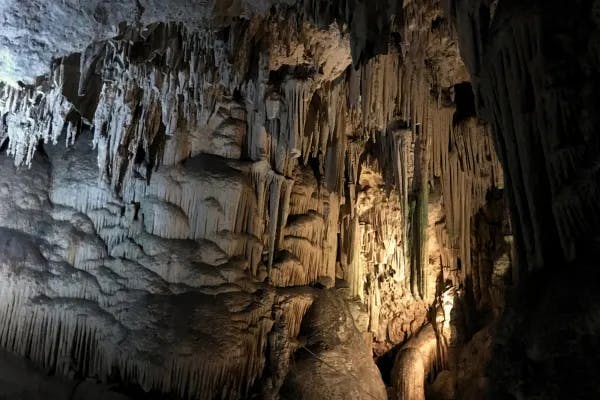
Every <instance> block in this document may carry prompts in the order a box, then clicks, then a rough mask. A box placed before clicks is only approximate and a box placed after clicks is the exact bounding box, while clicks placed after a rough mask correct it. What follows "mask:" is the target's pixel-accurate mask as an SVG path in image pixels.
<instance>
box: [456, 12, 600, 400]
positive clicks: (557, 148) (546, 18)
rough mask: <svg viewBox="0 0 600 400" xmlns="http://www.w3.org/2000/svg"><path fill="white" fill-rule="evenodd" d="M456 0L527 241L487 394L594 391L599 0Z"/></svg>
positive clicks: (519, 232)
mask: <svg viewBox="0 0 600 400" xmlns="http://www.w3.org/2000/svg"><path fill="white" fill-rule="evenodd" d="M448 6H449V11H450V12H451V13H452V15H453V16H454V19H455V25H456V27H457V30H458V33H459V37H460V43H461V53H462V55H463V58H464V59H465V62H466V64H467V67H468V68H469V70H470V72H471V76H472V77H473V83H474V91H475V95H476V98H477V102H476V103H477V107H478V113H479V114H480V115H481V116H482V117H483V118H484V119H486V120H487V121H489V123H490V124H491V126H492V128H493V130H494V132H495V139H496V142H497V149H498V153H499V156H500V158H501V160H502V163H503V165H504V167H505V171H506V177H507V191H508V197H509V200H510V206H511V216H512V221H513V224H512V225H513V229H514V232H515V239H516V248H517V249H518V261H519V262H518V268H515V269H514V271H515V272H517V275H518V278H519V286H520V287H519V290H518V292H517V293H516V296H515V297H514V298H513V299H512V300H511V301H510V303H509V307H508V308H507V312H506V315H505V316H504V318H503V319H502V323H501V325H500V327H501V329H500V332H499V335H498V340H497V346H496V348H495V351H494V354H493V356H492V361H491V365H490V374H491V376H492V377H493V379H492V385H491V391H490V393H491V394H492V395H493V397H492V398H498V399H506V398H536V399H562V398H573V399H584V398H586V399H587V398H597V397H598V394H599V391H598V390H599V389H598V385H597V384H596V383H595V376H596V375H597V374H596V369H597V359H596V355H597V354H598V348H599V346H598V341H597V339H596V338H597V337H598V329H599V325H598V323H597V322H596V321H597V317H596V315H597V312H598V311H597V310H598V304H599V303H598V300H597V298H596V295H595V294H594V293H595V292H597V289H596V287H597V278H596V272H595V270H596V269H597V268H596V266H597V264H598V243H597V237H598V218H599V213H598V204H599V203H598V201H597V199H598V184H599V182H600V180H599V179H598V155H599V154H600V148H599V142H598V135H597V133H596V127H597V126H598V122H599V121H598V118H599V114H598V113H597V112H596V111H595V110H597V108H598V104H600V100H599V98H598V90H597V86H598V76H599V64H598V59H599V58H598V54H599V53H598V49H599V47H598V43H599V42H598V32H599V30H598V26H599V22H600V21H599V20H598V10H599V3H598V2H597V1H575V2H572V3H569V5H568V6H566V4H565V3H564V2H559V1H543V2H542V1H530V2H527V3H526V4H525V3H522V2H518V1H479V0H469V1H450V2H448ZM584 354H585V355H584Z"/></svg>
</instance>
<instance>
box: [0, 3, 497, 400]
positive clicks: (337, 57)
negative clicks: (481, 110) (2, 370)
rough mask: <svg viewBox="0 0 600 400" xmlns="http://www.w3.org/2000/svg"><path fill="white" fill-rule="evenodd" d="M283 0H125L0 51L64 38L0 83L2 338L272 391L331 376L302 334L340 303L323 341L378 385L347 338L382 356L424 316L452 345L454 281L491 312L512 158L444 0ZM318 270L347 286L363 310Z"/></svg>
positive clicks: (22, 350) (160, 382)
mask: <svg viewBox="0 0 600 400" xmlns="http://www.w3.org/2000/svg"><path fill="white" fill-rule="evenodd" d="M40 3H41V2H36V1H30V2H27V4H28V5H32V7H33V5H39V4H40ZM277 3H278V4H276V5H274V4H271V3H268V2H264V4H263V3H260V4H259V3H253V2H248V4H246V3H245V2H231V5H230V7H226V6H223V5H221V3H217V2H215V4H212V5H211V4H208V3H206V2H199V4H198V5H194V7H193V10H192V9H190V10H187V9H186V8H185V7H184V5H183V3H182V4H181V5H179V6H177V7H176V6H174V7H172V8H170V11H169V12H170V13H174V14H173V15H171V14H168V15H167V14H165V15H162V14H160V13H159V11H157V10H158V8H156V7H152V6H151V5H150V4H146V3H144V2H137V3H136V4H137V7H138V8H137V9H138V10H139V12H140V13H141V14H140V13H138V14H128V15H126V16H123V18H121V17H119V16H118V15H117V16H112V14H110V15H108V16H106V18H105V20H106V21H109V22H102V21H101V20H98V21H96V25H93V27H95V28H93V29H92V30H91V31H86V32H85V33H86V35H87V36H86V35H79V36H77V38H76V39H74V40H73V41H68V40H67V41H65V40H63V41H61V40H57V41H56V43H51V44H49V49H48V50H47V51H46V52H41V51H38V50H40V49H37V50H36V49H30V50H32V52H31V54H30V53H27V54H24V55H23V58H22V59H20V58H18V57H17V56H14V57H13V58H14V59H15V60H17V61H18V62H17V61H15V63H14V66H4V65H3V66H2V69H3V71H5V73H7V74H8V73H10V74H21V76H22V78H21V79H24V80H26V78H28V76H29V77H31V76H30V75H28V73H29V74H36V75H37V74H38V73H40V72H41V69H40V70H38V69H37V68H38V67H40V68H41V66H46V65H47V64H49V63H48V61H49V59H50V58H54V57H60V58H58V59H57V60H56V61H55V62H54V64H53V67H52V69H51V72H50V74H49V75H46V76H44V77H41V78H39V79H38V80H37V81H36V83H35V84H34V85H30V86H22V87H15V86H11V85H9V84H4V85H2V87H1V88H0V110H1V112H2V116H3V118H2V119H1V120H0V146H3V148H4V147H5V148H6V150H7V152H8V153H9V155H10V156H12V158H8V157H5V156H2V159H1V162H2V174H1V175H0V213H1V214H0V238H1V240H0V245H2V246H3V248H4V254H5V256H4V257H2V258H1V259H0V266H2V269H1V270H0V271H1V274H2V277H3V278H2V279H1V280H0V285H2V290H1V291H0V296H1V298H2V301H0V307H1V312H0V318H1V320H2V325H1V327H2V328H1V330H0V344H1V345H2V347H4V348H7V349H9V350H11V351H13V352H15V353H18V354H20V355H22V356H25V357H28V358H30V359H31V360H32V361H34V362H35V363H36V364H37V365H39V366H43V367H45V368H48V369H50V370H51V371H53V372H54V373H56V374H59V375H69V373H71V372H72V374H76V375H78V376H89V377H94V378H95V379H98V380H100V381H104V382H106V381H109V382H121V383H122V382H125V383H131V384H135V385H140V386H141V387H142V388H143V389H144V390H152V391H156V392H162V393H171V394H172V395H174V396H178V397H194V398H241V397H242V398H243V397H249V396H251V395H253V394H254V395H260V396H262V397H264V398H269V397H273V398H277V396H278V393H279V391H280V388H281V387H282V385H284V384H285V385H287V386H285V388H287V389H284V390H292V391H294V390H296V389H290V385H291V387H298V383H294V379H296V380H298V379H297V377H303V376H307V375H306V374H307V373H310V374H313V375H311V379H313V380H314V381H315V382H321V381H328V380H329V379H330V378H331V379H333V378H332V376H331V371H329V370H328V369H327V365H326V364H325V363H324V362H323V360H321V359H324V358H326V359H329V357H330V355H328V353H327V352H326V351H324V352H321V350H323V349H320V348H319V346H316V345H315V343H313V342H310V340H309V341H308V342H307V344H306V345H305V347H306V348H307V349H309V350H310V351H312V352H313V353H315V354H316V358H315V357H312V358H311V357H309V356H307V354H303V353H302V351H303V350H302V347H300V348H299V347H298V343H297V342H298V340H297V337H298V335H299V332H300V327H301V325H302V323H303V319H304V315H305V313H306V312H307V310H312V311H308V312H309V317H308V319H307V320H306V321H305V322H306V325H307V326H308V327H313V328H314V332H315V333H314V334H315V335H317V336H318V334H319V333H318V329H317V328H318V327H319V326H320V324H324V323H325V322H326V321H329V320H328V319H327V318H332V317H333V316H332V315H330V314H331V312H330V311H331V310H337V312H339V316H340V317H341V318H345V319H346V321H345V322H344V323H343V324H341V325H340V326H342V328H343V329H342V328H340V327H339V326H338V328H340V329H342V330H344V332H345V333H344V335H342V336H343V338H342V339H336V343H335V344H336V346H334V347H335V349H334V350H333V351H334V353H335V354H334V355H333V356H332V357H333V358H334V359H335V360H334V361H335V362H333V361H332V362H329V361H326V362H327V363H330V364H335V365H338V364H339V366H340V368H341V366H344V367H347V371H348V374H346V375H344V373H339V372H338V373H336V374H334V375H339V376H340V377H342V376H346V378H347V377H348V376H350V377H353V376H354V375H356V374H357V372H359V371H363V370H365V371H368V374H367V375H368V377H367V376H365V374H363V373H359V374H358V375H359V379H363V378H364V379H365V382H363V383H365V385H366V386H368V387H369V388H370V389H369V393H371V392H373V393H374V395H375V396H376V398H383V394H382V390H381V389H382V388H383V385H382V382H381V380H380V379H381V378H380V377H379V376H378V375H377V371H375V370H374V364H373V363H372V360H371V359H370V357H368V350H365V347H362V343H360V341H361V340H363V341H364V343H366V346H370V347H371V348H372V349H373V350H374V352H375V355H376V356H381V355H383V354H385V353H386V352H388V351H390V350H391V349H393V348H394V347H396V346H398V345H402V344H403V343H405V342H407V341H409V340H410V338H411V337H413V336H414V335H416V334H417V333H418V332H420V331H422V328H423V326H426V325H427V324H428V323H430V324H432V325H427V326H429V327H430V328H426V329H436V330H437V332H438V334H437V335H434V337H435V338H434V341H435V345H436V351H435V352H429V353H428V356H427V357H429V358H431V359H432V360H433V359H435V364H436V365H437V367H436V368H437V369H440V368H445V367H447V366H448V365H450V364H452V363H451V362H449V361H448V360H449V357H448V354H447V352H448V351H450V352H452V350H451V349H452V348H453V346H454V347H456V346H459V345H460V343H461V340H462V339H466V338H468V335H463V334H462V333H461V332H463V331H467V330H471V331H473V330H476V328H474V327H473V326H469V327H468V329H466V328H464V327H462V326H455V327H454V328H453V329H454V332H455V334H454V338H452V332H453V331H452V329H451V328H449V327H448V326H445V325H444V324H446V325H447V324H448V318H449V316H448V317H446V316H445V317H444V318H443V319H438V318H437V316H436V315H432V313H431V312H430V308H433V309H436V308H439V307H438V306H439V305H440V304H441V302H442V295H443V293H448V290H449V289H453V291H452V293H456V299H457V300H456V301H457V303H461V304H462V303H463V302H464V303H465V304H468V306H465V307H464V310H463V315H466V316H467V317H465V318H467V319H468V318H469V317H472V316H474V315H479V314H483V313H486V312H492V309H493V307H494V304H495V302H494V301H493V298H494V295H495V293H494V292H493V290H494V286H493V275H492V272H493V268H492V267H491V265H492V264H493V262H494V261H495V259H496V258H498V256H499V253H501V252H502V250H505V249H500V247H501V246H498V249H496V248H495V247H494V246H493V245H492V244H493V242H494V241H496V239H497V234H498V233H499V232H501V231H502V229H500V228H501V227H500V228H498V227H494V228H490V226H491V225H492V224H493V223H496V224H497V223H500V224H501V222H502V215H503V208H502V207H500V212H499V214H500V217H497V216H496V217H495V219H494V218H487V219H486V218H484V217H485V215H484V216H483V217H482V216H481V215H482V212H483V211H482V210H485V208H486V207H485V206H486V204H488V203H490V202H491V200H490V193H495V190H496V189H500V188H502V186H503V183H502V181H503V180H502V171H501V169H500V166H499V163H498V160H497V158H496V156H495V152H494V149H493V144H492V140H491V135H490V132H489V129H488V128H487V127H486V126H485V125H484V124H483V123H481V122H480V121H478V120H477V119H476V118H475V117H474V111H473V109H474V104H473V98H472V93H471V91H470V85H469V84H468V82H467V80H468V76H467V74H466V70H465V69H464V66H463V65H462V62H461V61H460V59H459V55H458V48H457V45H456V42H455V40H454V39H453V31H452V29H451V26H450V24H449V23H448V21H447V20H446V19H445V17H444V15H443V12H442V9H441V5H440V4H439V2H437V1H427V2H423V3H422V4H421V3H419V4H416V3H414V2H406V3H405V4H404V6H403V7H402V9H399V8H398V7H397V6H396V5H390V4H385V3H386V2H376V5H374V7H373V10H367V9H366V8H365V7H366V6H365V5H364V4H362V3H354V2H349V3H348V4H345V2H340V3H337V2H334V3H332V4H330V5H329V6H325V5H323V4H321V3H320V2H314V3H313V2H308V1H307V2H306V3H305V4H293V5H291V4H290V5H286V4H283V2H277ZM90 4H91V3H90ZM186 4H187V3H186ZM271 5H274V7H273V8H269V6H271ZM46 6H48V7H49V5H48V4H47V5H46ZM107 6H108V5H107ZM6 7H9V8H8V9H7V10H9V11H7V12H6V13H5V16H6V18H13V17H14V15H13V14H15V13H17V14H18V13H20V12H25V11H26V8H21V7H17V6H16V5H8V6H6ZM61 7H62V8H61ZM65 7H66V8H68V9H69V10H71V11H73V12H74V14H73V15H75V16H76V17H74V19H73V20H72V21H71V23H76V22H77V21H78V18H80V17H82V15H83V16H85V15H89V12H88V11H85V10H83V11H82V9H80V8H77V7H75V8H73V6H72V5H70V3H68V2H66V3H65V2H63V4H62V5H60V6H57V8H56V9H53V12H56V13H62V12H63V11H64V10H63V8H65ZM86 7H87V6H86ZM120 7H121V6H118V5H115V4H112V5H111V7H110V10H111V13H117V12H119V11H118V10H120V9H121V8H120ZM182 7H183V8H182ZM190 7H191V6H190ZM36 10H38V8H36ZM39 10H43V7H42V8H39ZM61 10H62V11H61ZM95 10H96V11H97V10H98V8H96V9H95ZM153 10H154V11H153ZM384 11H385V12H387V14H382V13H383V12H384ZM11 13H12V14H11ZM37 13H38V11H35V12H34V15H38V14H37ZM152 13H154V14H152ZM100 14H102V13H100ZM100 14H98V15H100ZM55 15H56V14H51V15H50V16H51V17H52V18H54V16H55ZM61 15H62V14H61ZM65 15H67V14H65ZM68 15H71V14H68ZM11 16H12V17H11ZM100 16H101V15H100ZM234 16H235V17H238V16H241V17H243V18H233V17H234ZM15 18H16V17H15ZM116 20H119V22H126V24H122V25H121V26H120V28H119V29H118V30H115V29H116V28H114V27H115V26H117V25H116V24H113V23H112V21H116ZM15 21H17V22H15ZM196 21H210V23H207V24H200V23H196ZM12 23H14V24H18V19H14V20H13V22H12ZM47 23H48V24H50V23H52V19H51V18H50V20H44V21H43V24H41V25H38V27H43V26H45V25H44V24H47ZM135 23H137V24H139V25H135ZM52 27H53V29H58V28H57V27H56V26H55V25H52ZM40 29H41V28H40ZM92 31H93V32H92ZM61 32H62V31H59V30H52V31H50V33H49V34H48V35H49V36H47V37H48V38H50V37H52V38H54V37H55V35H58V34H62V33H61ZM75 32H78V31H77V30H76V31H75ZM37 34H38V33H36V32H35V31H32V32H28V33H27V35H30V36H31V35H37ZM27 35H24V36H22V37H20V39H19V40H21V39H23V40H26V38H27ZM0 36H1V35H0ZM2 37H3V38H4V39H6V38H8V37H10V35H8V34H6V35H4V36H2ZM381 38H384V39H385V40H383V41H382V40H381ZM100 39H101V40H100ZM90 42H93V43H90ZM375 42H377V43H378V45H377V46H374V43H375ZM33 45H35V43H33ZM15 48H16V47H10V49H12V50H11V51H14V49H15ZM73 52H75V53H73ZM34 53H35V54H34ZM38 53H39V54H38ZM69 53H73V54H69ZM11 57H12V56H11ZM24 59H31V60H32V65H34V66H35V68H34V67H32V68H31V70H30V71H28V73H24V72H23V61H22V60H24ZM353 64H354V65H353ZM29 81H31V80H29ZM56 143H58V144H56ZM65 144H66V146H65ZM13 164H14V165H13ZM496 200H497V199H496ZM500 203H501V202H500ZM491 220H493V221H492V223H490V221H491ZM498 220H499V221H500V222H498ZM480 230H481V231H484V232H487V233H488V234H487V236H481V235H479V233H480V232H479V231H480ZM493 250H498V251H493ZM482 255H484V256H485V257H483V256H482ZM501 272H502V273H504V272H506V271H504V270H502V271H501ZM498 279H500V278H498ZM310 286H320V287H333V286H338V287H342V288H345V289H343V290H342V291H343V292H345V294H346V297H348V298H350V299H352V301H350V306H351V307H354V311H355V312H354V313H353V315H354V316H355V317H356V322H357V325H358V328H355V327H354V321H349V317H348V315H349V314H348V312H347V311H346V308H345V307H346V301H345V300H340V299H338V298H337V297H335V299H334V298H332V297H330V295H329V294H326V293H328V292H327V291H326V290H325V289H318V290H317V289H314V288H311V287H310ZM324 293H325V294H324ZM331 296H333V295H331ZM315 299H316V300H315ZM313 301H316V303H315V305H314V306H313V308H312V309H311V308H310V307H311V305H312V304H313ZM320 302H323V303H325V304H326V305H325V306H323V305H319V304H322V303H320ZM322 307H325V308H326V309H327V310H329V311H328V312H327V313H325V314H327V316H326V318H325V317H319V315H322V314H323V312H322V310H321V308H322ZM319 310H321V311H319ZM433 314H435V313H433ZM324 321H325V322H324ZM330 322H331V323H332V324H333V322H332V321H330ZM350 322H352V324H350ZM465 325H468V324H465ZM336 326H337V325H336ZM444 326H445V327H444ZM434 327H435V328H434ZM442 327H443V328H444V329H441V328H442ZM309 329H311V328H309ZM336 329H337V328H336ZM356 329H359V331H360V332H361V333H362V335H361V334H360V333H358V331H356ZM440 329H441V330H440ZM319 332H320V331H319ZM329 333H330V332H324V333H323V334H326V335H328V334H329ZM470 333H472V332H470ZM461 335H462V336H461ZM463 336H464V337H463ZM319 340H320V339H319ZM323 340H324V342H327V340H325V339H323ZM409 343H410V342H409ZM315 346H316V347H315ZM367 348H368V347H367ZM217 349H218V350H217ZM357 349H358V350H357ZM295 353H296V355H297V356H298V357H299V358H298V365H295V366H293V367H291V375H289V377H288V378H289V379H288V380H286V376H287V375H288V369H290V360H292V359H293V357H294V354H295ZM430 353H431V354H430ZM307 357H308V358H307ZM330 361H331V360H330ZM432 362H433V361H432ZM305 364H306V365H305ZM313 367H314V369H315V371H312V372H311V371H308V370H312V369H313ZM336 368H337V367H336ZM436 371H437V370H436ZM436 371H434V373H435V372H436ZM294 377H296V378H294ZM340 379H341V378H340ZM349 379H350V378H349ZM352 379H353V378H352ZM352 379H350V380H352ZM290 382H291V383H290ZM340 382H341V381H340ZM355 386H360V385H354V384H343V385H340V388H338V389H339V390H341V392H336V393H332V394H331V398H351V397H352V396H355V397H356V396H358V394H357V393H358V392H357V391H356V390H358V389H356V388H355ZM309 389H310V390H314V388H312V389H311V388H307V390H309ZM371 389H372V390H371ZM303 390H304V389H302V390H300V391H301V392H302V391H303ZM282 393H283V392H282ZM306 393H308V392H306ZM311 393H312V392H311ZM315 395H317V394H315V393H312V396H315ZM307 396H309V394H307ZM349 396H350V397H349Z"/></svg>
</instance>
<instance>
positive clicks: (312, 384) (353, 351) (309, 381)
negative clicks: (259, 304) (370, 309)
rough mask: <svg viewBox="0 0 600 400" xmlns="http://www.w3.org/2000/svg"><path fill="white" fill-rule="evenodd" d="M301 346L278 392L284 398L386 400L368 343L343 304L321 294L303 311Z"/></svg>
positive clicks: (335, 298)
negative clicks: (304, 313)
mask: <svg viewBox="0 0 600 400" xmlns="http://www.w3.org/2000/svg"><path fill="white" fill-rule="evenodd" d="M300 334H301V337H302V340H303V344H302V346H301V347H300V349H299V350H298V352H297V353H296V355H295V357H294V360H293V367H292V368H291V369H290V372H289V374H288V376H287V378H286V381H285V383H284V385H283V387H282V390H281V397H282V398H284V399H288V398H289V399H306V400H318V399H339V400H342V399H387V394H386V390H385V386H384V384H383V382H382V380H381V375H380V373H379V370H378V369H377V367H376V366H375V364H373V363H372V362H371V359H372V354H371V349H370V348H369V345H368V343H366V342H365V341H364V340H363V337H362V335H361V334H360V332H359V331H358V329H357V328H356V327H355V325H354V320H353V318H352V314H351V313H350V312H349V310H348V307H347V305H346V304H345V302H344V300H343V299H342V298H341V297H340V296H339V295H336V294H335V293H334V292H331V291H322V292H321V293H320V294H319V295H318V297H317V298H316V299H315V302H314V303H313V305H312V307H311V308H310V309H309V310H308V312H307V314H306V316H305V318H304V321H303V322H302V328H301V330H300Z"/></svg>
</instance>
